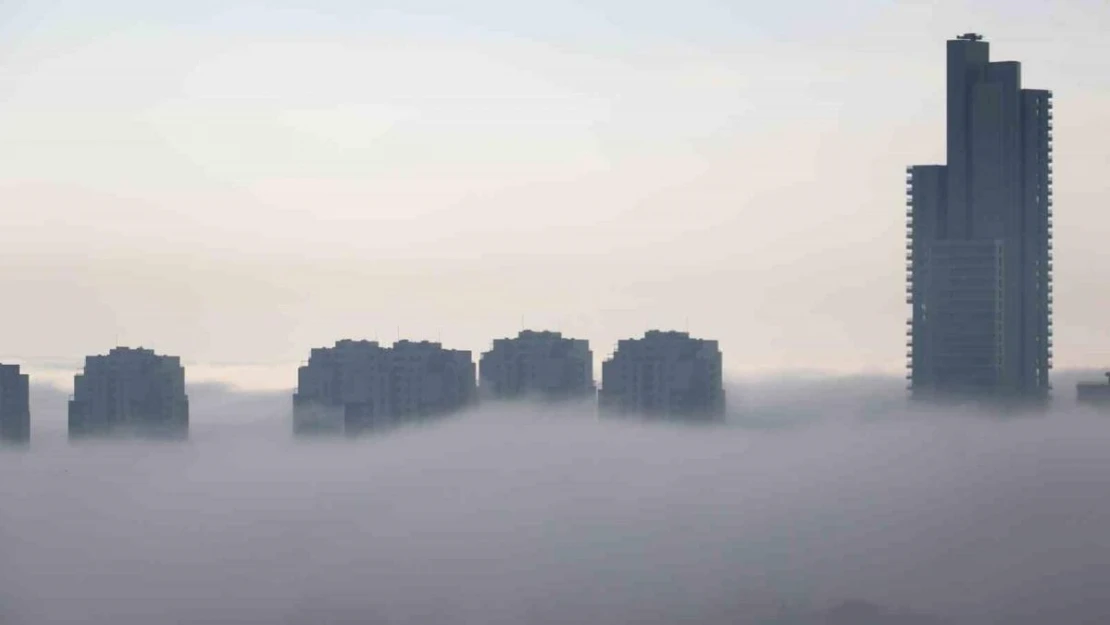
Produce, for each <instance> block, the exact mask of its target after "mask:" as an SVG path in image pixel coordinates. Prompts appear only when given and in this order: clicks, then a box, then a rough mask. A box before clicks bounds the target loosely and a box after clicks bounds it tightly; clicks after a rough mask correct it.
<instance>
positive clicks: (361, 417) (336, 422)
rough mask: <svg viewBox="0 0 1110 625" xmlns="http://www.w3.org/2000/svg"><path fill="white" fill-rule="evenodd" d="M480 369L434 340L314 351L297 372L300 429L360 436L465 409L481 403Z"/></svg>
mask: <svg viewBox="0 0 1110 625" xmlns="http://www.w3.org/2000/svg"><path fill="white" fill-rule="evenodd" d="M474 369H475V368H474V362H473V359H472V357H471V354H470V352H468V351H459V350H449V349H443V346H442V345H440V344H439V343H431V342H428V341H420V342H413V341H398V342H396V343H394V344H393V345H392V346H391V347H382V346H381V345H379V344H378V343H377V342H374V341H353V340H341V341H338V342H337V343H336V344H335V346H334V347H322V348H316V349H313V350H312V353H311V356H310V357H309V361H308V363H307V364H305V365H304V366H302V367H301V368H300V369H299V371H298V375H297V378H298V386H297V391H296V393H295V394H294V395H293V407H294V410H293V431H294V433H295V434H312V433H345V434H349V435H354V434H358V433H361V432H364V431H370V430H376V429H380V428H383V427H389V426H393V425H398V424H401V423H406V422H412V421H417V420H421V419H426V418H431V417H436V416H442V415H446V414H449V413H451V412H455V411H458V410H461V409H463V408H465V407H467V406H470V405H471V404H473V403H474V401H475V399H476V398H477V387H476V380H475V371H474Z"/></svg>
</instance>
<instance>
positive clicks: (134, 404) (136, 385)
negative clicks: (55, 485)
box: [69, 347, 189, 438]
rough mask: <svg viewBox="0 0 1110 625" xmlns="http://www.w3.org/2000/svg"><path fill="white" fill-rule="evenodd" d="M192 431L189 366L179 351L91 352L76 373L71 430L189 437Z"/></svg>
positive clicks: (74, 432)
mask: <svg viewBox="0 0 1110 625" xmlns="http://www.w3.org/2000/svg"><path fill="white" fill-rule="evenodd" d="M188 433H189V398H188V396H187V395H186V394H185V368H184V367H182V366H181V359H180V358H178V357H177V356H160V355H158V354H155V353H154V351H153V350H149V349H143V348H141V347H140V348H138V349H131V348H128V347H116V348H114V349H112V350H111V351H110V352H108V354H107V355H101V356H88V357H87V358H85V368H84V371H83V372H82V373H79V374H77V375H76V376H74V378H73V398H72V399H71V400H70V402H69V435H70V437H71V438H86V437H95V436H111V435H121V434H122V435H140V436H157V437H171V438H184V437H186V436H188Z"/></svg>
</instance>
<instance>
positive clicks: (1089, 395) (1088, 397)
mask: <svg viewBox="0 0 1110 625" xmlns="http://www.w3.org/2000/svg"><path fill="white" fill-rule="evenodd" d="M1106 378H1107V380H1106V382H1105V383H1102V382H1080V383H1079V384H1077V385H1076V387H1075V398H1076V401H1078V402H1079V403H1081V404H1087V405H1090V406H1102V407H1107V408H1110V371H1108V372H1107V373H1106Z"/></svg>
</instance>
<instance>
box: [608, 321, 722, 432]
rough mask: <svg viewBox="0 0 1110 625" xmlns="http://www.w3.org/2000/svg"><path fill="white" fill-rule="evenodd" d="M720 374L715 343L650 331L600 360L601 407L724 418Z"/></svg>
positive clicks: (614, 410)
mask: <svg viewBox="0 0 1110 625" xmlns="http://www.w3.org/2000/svg"><path fill="white" fill-rule="evenodd" d="M722 375H723V374H722V371H721V350H720V349H719V348H718V347H717V341H708V340H704V339H695V338H691V337H690V335H689V334H687V333H686V332H661V331H659V330H650V331H648V332H647V333H646V334H644V337H643V338H641V339H625V340H622V341H620V342H619V343H618V344H617V349H616V351H615V352H614V353H613V356H612V357H611V358H610V359H609V360H606V361H605V362H603V363H602V365H601V391H600V393H598V407H599V408H600V410H601V411H602V412H603V413H607V414H640V415H645V416H661V417H680V418H703V419H704V418H711V419H715V418H719V417H723V416H724V412H725V391H724V385H723V377H722Z"/></svg>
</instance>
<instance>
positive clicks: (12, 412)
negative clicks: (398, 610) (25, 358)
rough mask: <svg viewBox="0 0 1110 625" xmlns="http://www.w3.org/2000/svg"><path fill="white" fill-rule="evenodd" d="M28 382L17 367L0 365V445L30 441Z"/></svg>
mask: <svg viewBox="0 0 1110 625" xmlns="http://www.w3.org/2000/svg"><path fill="white" fill-rule="evenodd" d="M30 403H31V402H30V380H29V378H28V376H27V374H25V373H20V370H19V365H3V364H0V444H15V445H23V444H26V443H28V442H30V440H31V405H30Z"/></svg>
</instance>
